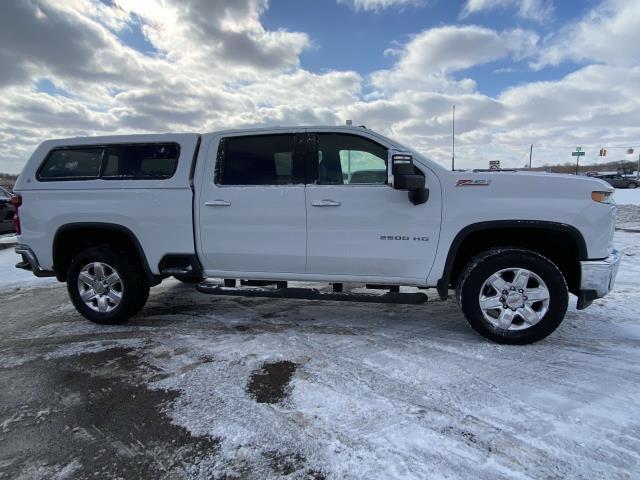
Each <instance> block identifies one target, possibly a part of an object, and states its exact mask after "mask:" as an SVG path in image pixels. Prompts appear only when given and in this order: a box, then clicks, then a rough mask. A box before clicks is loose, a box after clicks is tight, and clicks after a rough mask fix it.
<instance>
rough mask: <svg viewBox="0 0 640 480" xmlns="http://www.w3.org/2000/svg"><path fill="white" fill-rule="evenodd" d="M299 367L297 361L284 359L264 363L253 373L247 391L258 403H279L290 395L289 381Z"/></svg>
mask: <svg viewBox="0 0 640 480" xmlns="http://www.w3.org/2000/svg"><path fill="white" fill-rule="evenodd" d="M296 368H298V364H297V363H293V362H290V361H288V360H283V361H280V362H273V363H264V364H263V365H262V368H261V369H259V370H256V371H254V372H253V373H252V374H251V377H250V379H249V383H248V384H247V393H248V394H249V395H251V396H252V397H253V398H255V400H256V402H258V403H278V402H281V401H283V400H284V399H285V398H286V397H287V396H288V395H289V388H288V387H289V382H290V381H291V377H293V374H294V373H295V371H296Z"/></svg>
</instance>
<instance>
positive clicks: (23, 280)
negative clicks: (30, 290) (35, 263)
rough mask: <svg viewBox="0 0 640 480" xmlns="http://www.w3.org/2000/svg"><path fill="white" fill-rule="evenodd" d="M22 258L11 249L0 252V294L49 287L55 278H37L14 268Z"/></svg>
mask: <svg viewBox="0 0 640 480" xmlns="http://www.w3.org/2000/svg"><path fill="white" fill-rule="evenodd" d="M21 260H22V257H20V256H19V255H16V253H15V252H14V251H13V248H5V249H2V250H0V293H2V292H7V291H11V290H16V289H19V288H26V287H37V286H45V285H51V284H53V283H55V282H56V280H55V278H37V277H36V276H34V275H33V273H31V272H29V271H26V270H20V269H18V268H16V263H18V262H20V261H21Z"/></svg>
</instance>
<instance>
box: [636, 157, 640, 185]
mask: <svg viewBox="0 0 640 480" xmlns="http://www.w3.org/2000/svg"><path fill="white" fill-rule="evenodd" d="M636 178H637V179H638V180H640V155H638V171H637V172H636Z"/></svg>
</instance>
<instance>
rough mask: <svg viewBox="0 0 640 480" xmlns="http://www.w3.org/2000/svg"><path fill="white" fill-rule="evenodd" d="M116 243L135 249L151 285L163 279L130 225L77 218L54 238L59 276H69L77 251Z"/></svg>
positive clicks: (131, 249)
mask: <svg viewBox="0 0 640 480" xmlns="http://www.w3.org/2000/svg"><path fill="white" fill-rule="evenodd" d="M104 243H107V244H115V245H118V246H121V247H124V248H127V249H128V250H130V251H132V252H133V253H134V254H135V255H136V257H137V260H138V261H139V262H140V265H141V266H142V267H143V269H144V271H145V274H146V276H147V278H148V280H149V284H150V285H152V286H153V285H157V284H158V283H160V281H161V280H162V277H161V276H160V275H156V274H154V273H153V272H152V271H151V268H149V263H148V261H147V257H146V255H145V253H144V250H143V248H142V245H141V244H140V241H139V240H138V237H137V236H136V235H135V234H134V233H133V232H132V231H131V230H130V229H129V228H127V227H125V226H123V225H119V224H115V223H105V222H74V223H67V224H64V225H61V226H60V227H58V229H57V230H56V233H55V235H54V238H53V246H52V254H53V257H52V258H53V266H54V271H55V272H56V277H57V278H58V280H60V281H65V280H66V274H67V270H68V268H69V264H70V263H71V260H72V258H73V256H74V255H76V254H77V253H78V252H79V251H80V250H82V249H84V248H89V247H91V246H95V245H98V244H104Z"/></svg>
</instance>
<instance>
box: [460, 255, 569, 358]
mask: <svg viewBox="0 0 640 480" xmlns="http://www.w3.org/2000/svg"><path fill="white" fill-rule="evenodd" d="M509 268H522V269H527V270H529V271H530V272H533V273H534V274H535V275H537V276H538V277H540V278H541V279H542V281H543V282H544V283H545V284H546V287H547V290H548V292H549V305H548V310H547V311H546V313H545V314H544V315H543V316H542V318H541V319H540V321H539V322H538V323H535V324H533V325H531V326H529V327H528V328H527V327H526V323H525V322H524V321H523V320H524V319H523V318H522V317H516V319H517V320H518V321H519V322H520V325H521V326H522V327H523V329H521V330H507V329H504V328H500V327H499V326H497V325H494V324H493V323H491V322H490V321H489V320H487V318H485V316H484V314H483V312H482V309H481V308H480V299H479V296H480V290H481V288H482V287H483V285H484V283H485V281H486V280H488V279H489V277H490V276H491V275H493V274H494V273H496V272H499V271H501V270H504V269H509ZM456 294H457V299H458V303H459V305H460V307H461V308H462V312H463V313H464V315H465V317H466V318H467V321H468V322H469V324H470V325H471V327H472V328H473V329H474V330H475V331H476V332H478V333H479V334H480V335H482V336H483V337H485V338H487V339H489V340H492V341H494V342H497V343H503V344H509V345H526V344H529V343H534V342H537V341H539V340H542V339H543V338H545V337H547V336H548V335H550V334H551V333H552V332H553V331H554V330H555V329H556V328H558V325H560V323H561V322H562V320H563V319H564V316H565V313H566V312H567V305H568V302H569V292H568V288H567V283H566V281H565V278H564V276H563V275H562V272H561V271H560V270H559V269H558V267H557V266H556V265H555V264H554V263H553V262H551V261H550V260H549V259H548V258H546V257H544V256H542V255H540V254H538V253H536V252H532V251H530V250H523V249H516V248H508V249H507V248H505V249H496V250H489V251H486V252H483V253H481V254H480V255H478V256H476V257H474V258H473V259H472V260H471V261H470V262H469V263H468V264H467V266H466V267H465V269H464V270H463V272H462V273H461V274H460V276H459V279H458V285H457V288H456ZM525 299H526V297H525ZM537 305H539V304H537ZM501 308H506V307H501ZM497 311H498V312H499V311H501V310H500V309H497ZM514 311H515V310H514Z"/></svg>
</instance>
